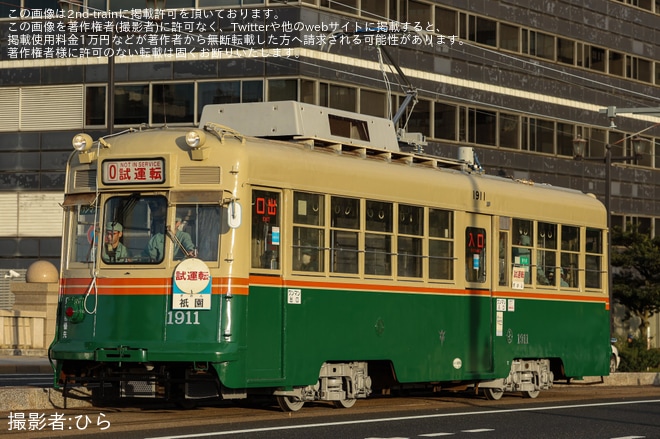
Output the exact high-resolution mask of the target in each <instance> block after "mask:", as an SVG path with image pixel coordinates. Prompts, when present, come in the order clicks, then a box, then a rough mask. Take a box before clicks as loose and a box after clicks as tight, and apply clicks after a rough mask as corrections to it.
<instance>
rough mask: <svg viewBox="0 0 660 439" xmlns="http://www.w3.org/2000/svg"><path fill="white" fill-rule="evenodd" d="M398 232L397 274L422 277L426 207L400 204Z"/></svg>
mask: <svg viewBox="0 0 660 439" xmlns="http://www.w3.org/2000/svg"><path fill="white" fill-rule="evenodd" d="M397 232H398V233H397V251H396V253H397V275H398V276H400V277H422V238H421V237H422V236H423V234H424V209H423V208H421V207H417V206H407V205H405V204H401V205H399V214H398V230H397Z"/></svg>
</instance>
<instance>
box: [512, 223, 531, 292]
mask: <svg viewBox="0 0 660 439" xmlns="http://www.w3.org/2000/svg"><path fill="white" fill-rule="evenodd" d="M511 229H512V230H511V241H512V245H511V263H512V264H513V266H516V267H522V268H523V269H524V271H525V285H529V284H530V283H531V278H532V276H531V273H530V267H531V265H532V236H533V233H534V223H533V222H532V221H530V220H523V219H518V218H514V219H513V221H512V228H511ZM512 268H513V267H512Z"/></svg>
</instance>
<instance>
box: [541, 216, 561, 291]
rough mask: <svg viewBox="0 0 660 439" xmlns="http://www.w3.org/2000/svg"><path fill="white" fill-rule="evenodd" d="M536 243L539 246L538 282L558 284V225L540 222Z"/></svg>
mask: <svg viewBox="0 0 660 439" xmlns="http://www.w3.org/2000/svg"><path fill="white" fill-rule="evenodd" d="M536 245H537V247H538V248H539V250H538V252H537V256H538V257H537V260H536V284H537V285H557V281H558V277H559V276H556V266H557V251H556V250H557V225H556V224H550V223H541V222H540V223H538V226H537V234H536Z"/></svg>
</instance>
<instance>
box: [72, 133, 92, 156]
mask: <svg viewBox="0 0 660 439" xmlns="http://www.w3.org/2000/svg"><path fill="white" fill-rule="evenodd" d="M71 143H72V144H73V149H75V150H76V151H81V152H83V151H88V150H89V149H90V148H91V147H92V143H94V141H93V140H92V136H90V135H89V134H85V133H80V134H76V135H75V136H74V138H73V141H72V142H71Z"/></svg>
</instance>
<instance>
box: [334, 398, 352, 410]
mask: <svg viewBox="0 0 660 439" xmlns="http://www.w3.org/2000/svg"><path fill="white" fill-rule="evenodd" d="M356 401H357V400H356V399H355V398H353V399H341V400H339V401H332V403H333V404H334V405H335V407H337V408H338V409H350V408H351V407H353V406H354V405H355V402H356Z"/></svg>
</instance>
